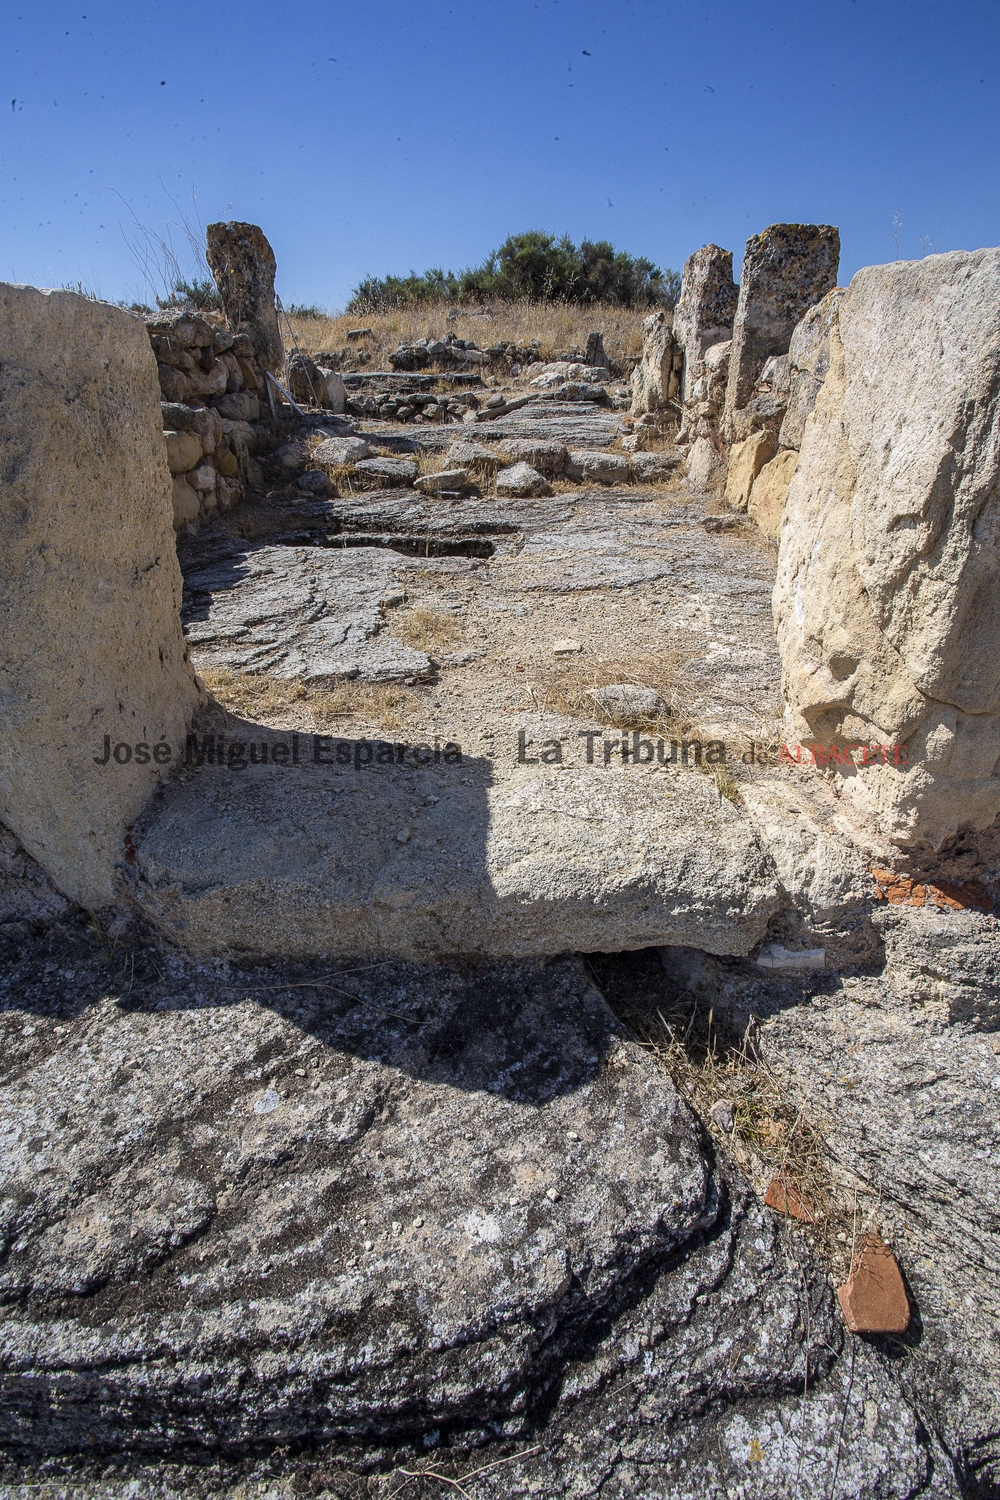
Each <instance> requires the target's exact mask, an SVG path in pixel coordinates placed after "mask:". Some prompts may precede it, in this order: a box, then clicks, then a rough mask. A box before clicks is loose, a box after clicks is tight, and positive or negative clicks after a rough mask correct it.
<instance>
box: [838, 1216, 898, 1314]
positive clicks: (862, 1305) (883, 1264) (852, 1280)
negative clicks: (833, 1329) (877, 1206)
mask: <svg viewBox="0 0 1000 1500" xmlns="http://www.w3.org/2000/svg"><path fill="white" fill-rule="evenodd" d="M837 1296H838V1297H839V1298H840V1306H841V1308H842V1309H843V1313H844V1321H845V1322H846V1324H847V1326H848V1328H849V1329H850V1330H851V1332H852V1333H905V1332H906V1330H907V1328H908V1327H909V1323H910V1304H909V1300H908V1299H907V1296H906V1288H905V1287H904V1285H903V1278H902V1276H901V1275H900V1271H899V1266H898V1265H897V1264H896V1257H895V1256H894V1255H893V1253H892V1251H891V1250H890V1249H889V1247H888V1246H887V1245H886V1244H884V1243H883V1241H882V1239H881V1238H880V1236H879V1235H877V1234H874V1233H868V1234H865V1235H863V1236H862V1238H861V1243H860V1245H859V1247H858V1252H857V1254H856V1255H855V1257H854V1264H853V1266H852V1267H851V1274H850V1276H849V1277H848V1279H847V1281H846V1282H845V1283H844V1285H843V1286H839V1287H838V1288H837Z"/></svg>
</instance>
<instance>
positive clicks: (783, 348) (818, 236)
mask: <svg viewBox="0 0 1000 1500" xmlns="http://www.w3.org/2000/svg"><path fill="white" fill-rule="evenodd" d="M839 263H840V235H839V234H838V232H837V230H836V229H835V228H834V227H833V226H832V225H830V224H772V225H771V226H770V228H769V229H765V230H764V233H763V234H758V235H751V237H750V239H748V240H747V244H746V253H745V255H744V259H743V271H742V274H741V276H740V295H739V302H738V304H737V308H736V319H735V322H734V324H733V348H732V353H731V355H730V359H729V384H728V387H727V390H726V408H725V414H724V421H723V430H724V435H725V436H726V438H727V439H728V440H729V441H732V438H733V437H734V436H737V435H738V436H746V433H745V432H740V433H737V425H738V424H737V421H736V414H737V413H738V412H739V411H740V410H741V409H742V408H743V407H745V406H748V405H749V404H750V402H751V401H752V399H753V397H754V395H755V393H756V389H757V382H758V379H759V377H760V374H761V371H762V370H763V368H764V365H765V364H766V362H767V360H768V359H769V358H770V357H771V355H772V354H787V352H788V345H789V342H790V340H791V337H792V330H793V329H794V327H795V325H796V323H797V322H798V321H799V319H800V318H801V317H802V315H803V313H804V312H805V311H806V310H807V309H808V308H810V307H812V306H813V304H814V303H816V302H819V301H820V299H821V298H823V297H825V296H826V294H827V292H829V291H831V290H832V288H833V287H834V286H836V283H837V267H838V265H839Z"/></svg>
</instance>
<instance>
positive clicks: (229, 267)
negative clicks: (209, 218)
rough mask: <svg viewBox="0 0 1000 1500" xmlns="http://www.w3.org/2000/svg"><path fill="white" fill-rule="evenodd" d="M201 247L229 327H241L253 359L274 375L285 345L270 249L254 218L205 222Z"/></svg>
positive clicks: (278, 370)
mask: <svg viewBox="0 0 1000 1500" xmlns="http://www.w3.org/2000/svg"><path fill="white" fill-rule="evenodd" d="M205 253H206V255H207V257H208V263H209V265H210V266H211V268H212V275H213V276H214V277H215V284H216V286H217V287H218V288H219V296H220V297H221V298H222V305H223V307H224V308H225V312H226V318H227V320H228V323H229V326H230V328H231V329H232V331H233V333H245V334H247V335H248V336H249V338H250V341H251V343H252V344H253V348H254V354H255V355H256V358H257V362H258V364H259V365H260V366H261V367H262V368H263V369H265V370H270V371H271V374H272V375H280V374H281V371H282V369H283V367H284V362H285V348H284V345H283V344H282V341H281V330H280V329H279V327H278V313H277V309H276V308H275V305H274V273H275V270H276V269H277V263H276V261H275V259H274V251H273V250H272V249H271V247H270V245H269V244H268V242H267V240H266V239H265V237H264V232H263V230H261V229H259V228H258V227H257V225H256V224H239V223H230V224H209V226H208V230H207V232H206V246H205Z"/></svg>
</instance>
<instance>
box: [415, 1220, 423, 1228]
mask: <svg viewBox="0 0 1000 1500" xmlns="http://www.w3.org/2000/svg"><path fill="white" fill-rule="evenodd" d="M413 1227H414V1229H423V1227H424V1221H423V1219H414V1221H413Z"/></svg>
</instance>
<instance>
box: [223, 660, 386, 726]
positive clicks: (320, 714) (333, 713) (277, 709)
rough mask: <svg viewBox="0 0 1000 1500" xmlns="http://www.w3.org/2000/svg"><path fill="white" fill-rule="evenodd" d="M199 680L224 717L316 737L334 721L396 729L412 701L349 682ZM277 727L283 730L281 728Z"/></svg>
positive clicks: (253, 677) (229, 675) (381, 686)
mask: <svg viewBox="0 0 1000 1500" xmlns="http://www.w3.org/2000/svg"><path fill="white" fill-rule="evenodd" d="M200 676H201V680H202V682H203V683H204V684H205V686H206V688H207V689H208V691H209V692H210V693H211V695H212V697H213V698H214V699H215V702H216V703H217V704H218V705H219V707H220V708H221V709H222V710H223V712H224V713H225V714H227V715H228V714H235V715H237V716H238V717H239V718H241V719H250V720H252V721H253V722H255V723H263V724H267V723H268V722H269V721H270V720H271V719H285V720H287V719H288V718H289V717H292V718H294V719H295V721H296V723H297V724H299V725H301V726H302V727H305V728H314V729H316V730H317V731H318V730H321V729H324V728H327V727H329V726H330V725H331V724H333V723H335V722H336V721H337V720H342V719H348V720H357V721H360V722H363V723H365V724H370V725H372V726H373V727H375V728H378V729H385V730H396V729H401V728H402V727H403V724H404V722H405V720H406V717H407V713H408V710H409V708H410V705H411V702H412V695H411V694H410V693H408V692H407V691H406V689H405V688H402V687H400V686H399V684H398V683H394V682H389V683H380V682H358V681H356V680H354V679H350V680H347V681H344V682H340V683H337V684H336V685H335V686H333V687H331V688H309V687H306V685H305V684H304V683H302V682H299V681H298V680H297V679H293V678H289V679H285V678H280V677H268V676H266V675H264V674H263V673H246V674H244V673H241V672H231V671H229V670H228V669H226V668H221V667H220V668H208V669H206V670H204V671H202V672H201V673H200ZM282 727H283V726H282Z"/></svg>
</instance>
